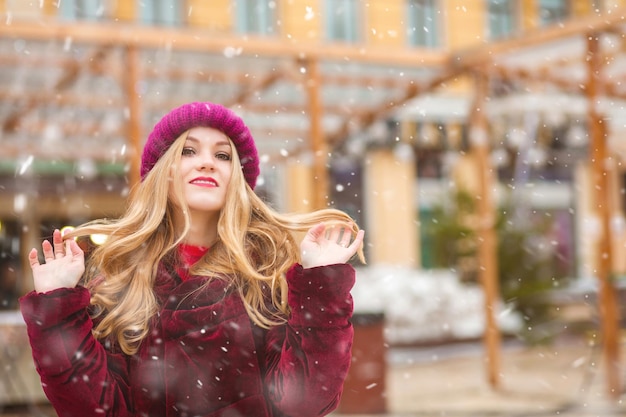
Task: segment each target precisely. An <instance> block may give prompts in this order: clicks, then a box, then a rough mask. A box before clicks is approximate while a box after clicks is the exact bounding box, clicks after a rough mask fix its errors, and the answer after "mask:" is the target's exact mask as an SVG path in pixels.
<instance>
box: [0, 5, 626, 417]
mask: <svg viewBox="0 0 626 417" xmlns="http://www.w3.org/2000/svg"><path fill="white" fill-rule="evenodd" d="M0 17H1V21H0V287H1V288H2V292H1V293H0V308H1V309H2V310H3V311H2V312H1V313H0V346H1V347H0V357H1V358H2V359H1V360H2V362H0V415H7V416H8V415H11V414H14V415H53V414H51V411H50V410H49V408H48V407H47V406H46V404H47V403H46V400H45V397H44V396H43V393H42V391H41V388H40V387H39V380H38V377H37V375H36V372H35V371H34V367H33V365H32V363H31V359H30V352H29V348H28V342H27V339H26V335H25V330H24V328H23V322H22V321H21V315H20V314H19V311H18V306H17V299H18V298H19V297H20V296H21V295H23V294H25V293H27V292H29V291H31V290H32V283H31V276H30V271H29V267H28V263H27V253H28V251H29V250H30V249H31V248H32V247H39V245H40V244H41V241H42V240H43V239H47V238H50V237H51V234H52V231H53V230H54V229H55V228H63V227H71V226H76V225H78V224H80V223H83V222H85V221H88V220H91V219H95V218H102V217H116V216H118V215H120V214H121V213H122V211H123V209H124V207H125V201H126V197H127V196H128V193H129V191H130V190H131V188H132V187H133V185H134V184H136V183H137V182H138V181H139V163H140V155H141V149H142V146H143V143H144V141H145V138H146V136H147V134H148V133H149V131H150V130H151V128H152V126H153V125H154V124H155V123H156V122H157V121H158V120H159V118H160V117H161V116H162V115H163V114H165V113H166V112H167V111H169V110H170V109H171V108H173V107H176V106H178V105H180V104H183V103H186V102H190V101H214V102H218V103H221V104H224V105H227V106H229V107H231V108H232V109H233V110H234V111H235V112H236V113H238V114H239V115H240V116H242V117H243V118H244V120H245V121H246V122H247V124H248V125H249V127H250V129H251V131H252V133H253V135H254V136H255V138H256V142H257V146H258V148H259V151H260V154H261V177H260V179H259V182H258V186H257V189H256V190H257V193H258V194H260V195H262V196H263V198H264V199H266V200H267V201H268V202H269V203H270V204H272V205H273V206H274V207H275V208H277V209H278V210H280V211H288V212H293V211H308V210H313V209H317V208H322V207H327V206H331V207H336V208H339V209H342V210H345V211H346V212H348V213H349V214H351V215H352V216H353V217H354V218H355V219H356V220H357V221H358V223H359V224H360V226H361V227H362V228H364V229H366V231H367V235H366V256H367V259H368V264H367V266H363V265H358V264H355V266H356V267H357V269H358V282H357V284H356V287H355V289H354V291H353V295H354V299H355V309H356V314H355V317H354V321H353V323H354V325H355V346H354V359H353V366H352V369H351V373H350V375H349V377H348V380H347V381H346V387H345V390H344V397H343V399H342V403H341V405H340V408H339V410H338V411H337V413H342V414H363V415H365V414H390V415H391V414H392V413H393V414H394V415H487V414H489V415H503V416H505V415H506V416H510V415H569V414H567V413H571V415H589V416H591V415H603V416H611V415H623V413H624V410H625V404H624V398H625V391H624V385H625V384H626V371H625V370H624V369H625V368H624V366H623V361H624V359H623V353H624V346H625V345H626V340H625V339H626V336H625V331H624V323H625V321H624V305H625V303H626V256H624V254H625V251H626V218H625V210H626V191H625V190H626V168H625V167H624V158H626V139H625V138H624V135H625V134H626V52H625V51H626V43H625V42H626V39H625V38H624V33H625V32H626V23H625V22H624V19H625V18H626V1H623V0H528V1H514V0H465V1H463V0H445V1H444V0H369V1H365V0H211V1H206V0H181V1H177V0H142V1H137V0H127V1H125V0H37V1H35V0H33V1H29V0H0ZM97 238H98V237H97V236H94V237H93V242H92V244H94V245H97V244H98V239H97ZM19 413H22V414H19Z"/></svg>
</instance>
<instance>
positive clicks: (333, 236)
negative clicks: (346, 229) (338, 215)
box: [328, 224, 343, 244]
mask: <svg viewBox="0 0 626 417" xmlns="http://www.w3.org/2000/svg"><path fill="white" fill-rule="evenodd" d="M342 230H343V227H341V226H340V225H338V224H334V225H332V226H331V228H330V232H329V234H328V240H330V241H331V242H335V243H337V244H340V243H339V237H340V236H341V231H342Z"/></svg>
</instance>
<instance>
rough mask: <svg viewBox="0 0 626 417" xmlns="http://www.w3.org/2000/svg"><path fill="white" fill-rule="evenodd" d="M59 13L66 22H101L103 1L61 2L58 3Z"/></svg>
mask: <svg viewBox="0 0 626 417" xmlns="http://www.w3.org/2000/svg"><path fill="white" fill-rule="evenodd" d="M59 13H60V14H61V16H63V17H64V18H65V19H68V20H102V18H103V17H105V7H104V0H63V1H61V2H59Z"/></svg>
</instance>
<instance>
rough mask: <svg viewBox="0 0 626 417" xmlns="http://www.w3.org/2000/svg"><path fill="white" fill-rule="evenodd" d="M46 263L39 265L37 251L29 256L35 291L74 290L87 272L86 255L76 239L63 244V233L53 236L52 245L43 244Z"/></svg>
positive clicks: (56, 233) (33, 250) (33, 251)
mask: <svg viewBox="0 0 626 417" xmlns="http://www.w3.org/2000/svg"><path fill="white" fill-rule="evenodd" d="M41 249H42V251H43V257H44V259H45V262H44V263H43V264H42V263H39V258H38V256H37V249H35V248H33V249H32V250H31V251H30V253H29V254H28V262H29V263H30V268H31V269H32V271H33V281H34V285H35V291H37V292H39V293H43V292H48V291H52V290H55V289H57V288H73V287H75V286H76V284H78V281H79V280H80V278H81V276H82V275H83V273H84V272H85V254H84V253H83V250H82V249H81V248H80V247H79V246H78V244H77V243H76V242H75V241H74V239H68V240H67V241H65V243H64V242H63V237H62V236H61V232H60V231H58V230H55V231H54V233H53V234H52V244H50V242H48V241H47V240H44V241H43V243H42V244H41Z"/></svg>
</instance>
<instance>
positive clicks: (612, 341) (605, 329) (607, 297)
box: [586, 33, 621, 399]
mask: <svg viewBox="0 0 626 417" xmlns="http://www.w3.org/2000/svg"><path fill="white" fill-rule="evenodd" d="M599 37H600V33H590V34H589V35H588V36H587V73H588V74H587V75H588V79H587V89H586V91H587V101H588V103H589V114H588V116H587V119H588V125H589V143H590V146H591V150H590V154H591V155H590V157H591V171H592V184H593V189H594V194H595V201H596V207H595V208H596V214H597V216H598V219H599V223H600V230H599V233H598V236H597V278H598V280H599V281H600V290H599V294H598V309H599V311H600V318H601V331H602V343H603V353H604V360H605V362H606V373H607V389H608V394H609V397H611V398H613V399H618V398H619V396H620V393H621V387H620V385H621V383H620V369H619V368H620V366H619V309H618V305H617V296H616V293H615V286H614V285H613V281H612V264H613V262H612V256H613V253H612V248H611V242H612V233H611V213H610V210H609V194H608V193H609V172H608V167H607V149H606V136H607V128H606V125H605V124H604V123H603V121H602V118H601V117H600V114H599V112H598V110H597V107H596V106H597V102H598V96H599V92H600V89H601V88H602V85H601V84H602V77H601V73H602V62H601V54H600V51H599V42H600V40H599Z"/></svg>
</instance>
